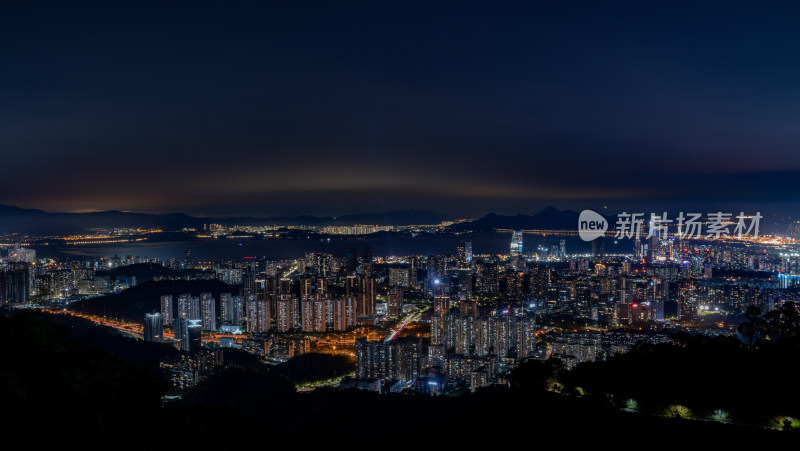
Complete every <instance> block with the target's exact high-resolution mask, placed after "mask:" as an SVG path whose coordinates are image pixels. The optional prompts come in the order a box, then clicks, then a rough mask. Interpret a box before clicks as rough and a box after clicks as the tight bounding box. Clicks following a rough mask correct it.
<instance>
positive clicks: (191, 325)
mask: <svg viewBox="0 0 800 451" xmlns="http://www.w3.org/2000/svg"><path fill="white" fill-rule="evenodd" d="M202 329H203V321H202V320H197V319H190V320H188V321H187V322H186V328H185V329H184V336H183V342H182V346H181V349H182V350H183V351H186V352H198V351H199V350H200V349H202V347H203V341H202V336H203V335H202Z"/></svg>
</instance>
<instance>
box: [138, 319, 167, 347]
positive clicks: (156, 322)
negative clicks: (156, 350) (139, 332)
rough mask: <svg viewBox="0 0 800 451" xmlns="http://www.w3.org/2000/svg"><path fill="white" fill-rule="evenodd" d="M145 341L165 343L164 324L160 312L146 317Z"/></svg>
mask: <svg viewBox="0 0 800 451" xmlns="http://www.w3.org/2000/svg"><path fill="white" fill-rule="evenodd" d="M143 335H144V341H155V342H159V343H160V342H162V341H164V323H163V321H162V317H161V314H160V313H158V312H155V313H147V314H145V315H144V333H143Z"/></svg>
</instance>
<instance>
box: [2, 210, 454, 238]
mask: <svg viewBox="0 0 800 451" xmlns="http://www.w3.org/2000/svg"><path fill="white" fill-rule="evenodd" d="M447 219H449V218H448V217H447V216H444V215H441V214H439V213H434V212H430V211H421V210H399V211H390V212H378V213H375V212H373V213H365V214H352V215H344V216H337V217H331V216H327V217H317V216H308V215H306V216H293V217H275V218H256V217H230V218H201V217H194V216H189V215H187V214H183V213H168V214H149V213H131V212H124V211H118V210H110V211H100V212H90V213H50V212H46V211H42V210H35V209H25V208H19V207H14V206H9V205H0V233H22V234H30V235H57V234H69V233H80V232H85V231H86V230H88V229H91V228H93V227H103V228H113V227H119V228H123V227H129V228H133V227H145V228H162V229H164V230H180V229H183V228H196V229H199V228H202V227H203V224H209V223H217V224H226V225H272V224H274V225H279V226H288V225H313V226H327V225H342V226H347V225H356V224H378V225H412V224H438V223H440V222H442V221H446V220H447Z"/></svg>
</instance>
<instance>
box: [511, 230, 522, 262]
mask: <svg viewBox="0 0 800 451" xmlns="http://www.w3.org/2000/svg"><path fill="white" fill-rule="evenodd" d="M511 256H512V257H521V256H522V230H514V232H512V234H511Z"/></svg>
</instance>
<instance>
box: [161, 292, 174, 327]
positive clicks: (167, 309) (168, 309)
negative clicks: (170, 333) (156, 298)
mask: <svg viewBox="0 0 800 451" xmlns="http://www.w3.org/2000/svg"><path fill="white" fill-rule="evenodd" d="M161 318H163V320H164V324H166V325H171V324H172V295H171V294H165V295H163V296H161Z"/></svg>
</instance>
